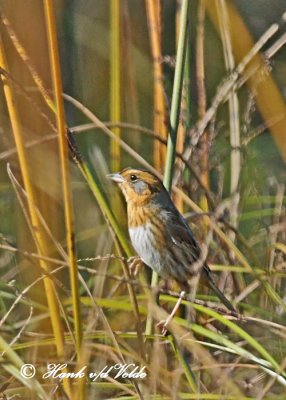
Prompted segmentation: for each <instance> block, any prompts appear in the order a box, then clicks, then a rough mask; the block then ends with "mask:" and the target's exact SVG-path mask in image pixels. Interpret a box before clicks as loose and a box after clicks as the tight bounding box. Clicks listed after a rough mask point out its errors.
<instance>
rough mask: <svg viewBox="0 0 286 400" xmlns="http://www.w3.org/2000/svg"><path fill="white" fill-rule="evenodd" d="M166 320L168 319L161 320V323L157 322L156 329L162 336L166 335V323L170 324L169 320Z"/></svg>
mask: <svg viewBox="0 0 286 400" xmlns="http://www.w3.org/2000/svg"><path fill="white" fill-rule="evenodd" d="M168 319H169V318H167V319H162V321H160V322H158V323H157V324H156V327H157V328H159V329H161V334H162V335H163V336H165V335H166V333H167V332H168V330H167V326H168V323H169V322H170V320H169V321H168Z"/></svg>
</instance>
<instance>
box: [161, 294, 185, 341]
mask: <svg viewBox="0 0 286 400" xmlns="http://www.w3.org/2000/svg"><path fill="white" fill-rule="evenodd" d="M185 294H186V292H185V291H184V290H182V291H181V293H180V297H179V298H178V301H177V303H176V304H175V306H174V308H173V310H172V312H171V314H170V315H169V317H168V318H167V319H164V320H163V321H160V322H158V324H157V325H156V326H158V327H159V328H162V335H163V336H165V335H166V333H167V326H168V324H169V323H170V321H171V320H172V319H173V317H174V315H175V314H176V312H177V310H178V308H179V307H180V305H181V303H182V300H183V298H184V296H185Z"/></svg>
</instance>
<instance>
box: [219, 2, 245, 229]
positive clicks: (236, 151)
mask: <svg viewBox="0 0 286 400" xmlns="http://www.w3.org/2000/svg"><path fill="white" fill-rule="evenodd" d="M217 6H218V11H219V13H218V14H219V19H220V31H221V38H222V44H223V51H224V61H225V65H226V69H227V72H228V73H229V74H230V73H231V72H232V71H233V70H234V68H235V60H234V56H233V51H232V45H231V39H230V32H229V18H228V13H227V8H226V4H225V0H219V2H217ZM228 104H229V116H230V117H229V127H230V145H231V153H230V171H231V173H230V194H231V195H235V194H236V193H237V189H238V181H239V175H240V169H241V163H240V122H239V103H238V96H237V94H236V93H235V92H232V93H231V95H230V97H229V102H228ZM237 195H239V193H237ZM234 202H235V203H237V204H233V207H232V212H231V216H232V221H231V223H232V224H234V225H235V226H236V224H237V206H238V200H237V201H234Z"/></svg>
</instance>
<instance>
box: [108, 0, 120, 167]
mask: <svg viewBox="0 0 286 400" xmlns="http://www.w3.org/2000/svg"><path fill="white" fill-rule="evenodd" d="M120 37H121V32H120V1H119V0H110V121H111V122H114V123H119V122H120V111H121V101H120V100H121V96H120ZM112 131H113V132H114V133H115V135H116V136H118V137H120V128H119V127H115V128H113V129H112ZM110 156H111V170H112V171H119V170H120V146H119V144H118V143H117V142H116V141H114V140H112V141H111V148H110Z"/></svg>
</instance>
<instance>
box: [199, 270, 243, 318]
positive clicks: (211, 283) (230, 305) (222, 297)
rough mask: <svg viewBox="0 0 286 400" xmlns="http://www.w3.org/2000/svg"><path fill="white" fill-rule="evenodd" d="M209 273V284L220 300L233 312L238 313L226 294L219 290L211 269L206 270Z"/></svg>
mask: <svg viewBox="0 0 286 400" xmlns="http://www.w3.org/2000/svg"><path fill="white" fill-rule="evenodd" d="M205 272H206V273H207V278H206V279H207V284H208V286H209V287H210V288H211V289H212V290H213V291H214V292H215V294H216V295H217V297H218V298H219V299H220V301H221V302H222V303H223V304H224V305H225V306H226V307H227V308H228V309H229V310H230V311H232V312H235V313H237V310H236V309H235V308H234V306H233V305H232V304H231V302H230V301H229V300H228V299H227V298H226V297H225V295H224V294H223V293H222V292H221V291H220V290H219V288H218V287H217V285H216V284H215V282H214V280H213V278H212V277H211V274H210V273H209V271H205Z"/></svg>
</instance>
